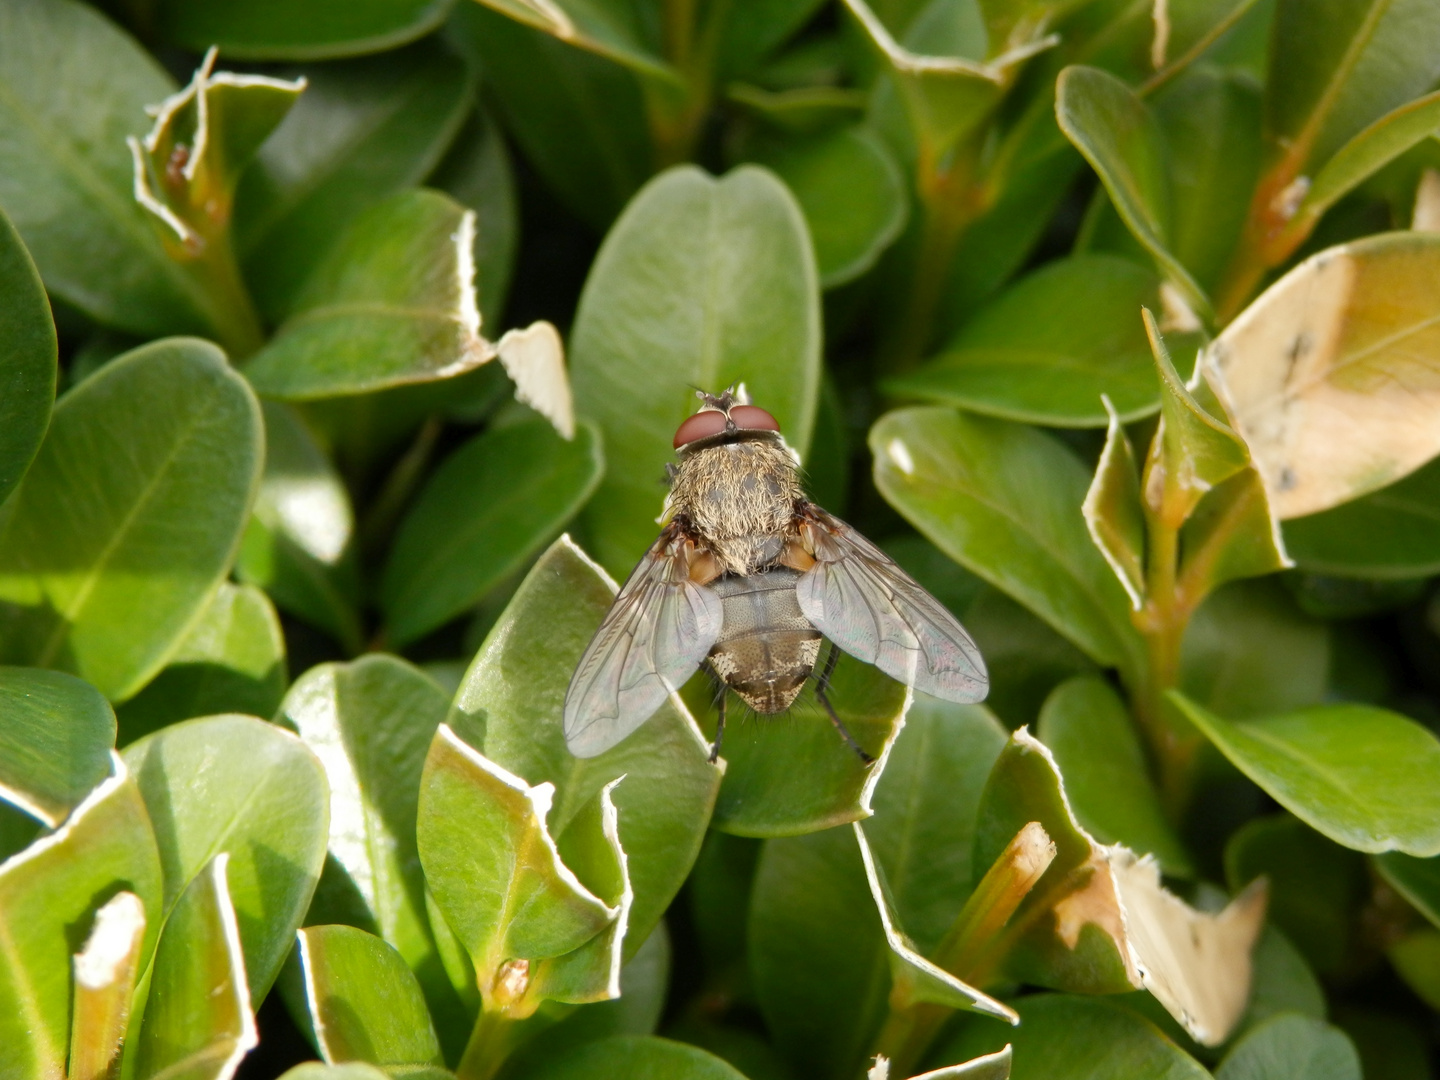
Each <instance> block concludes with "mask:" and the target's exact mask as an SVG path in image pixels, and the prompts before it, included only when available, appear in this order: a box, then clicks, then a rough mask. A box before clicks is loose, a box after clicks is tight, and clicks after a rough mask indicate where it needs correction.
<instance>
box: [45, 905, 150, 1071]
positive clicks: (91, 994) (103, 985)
mask: <svg viewBox="0 0 1440 1080" xmlns="http://www.w3.org/2000/svg"><path fill="white" fill-rule="evenodd" d="M144 942H145V904H144V903H143V902H142V901H141V899H140V898H139V897H138V896H136V895H135V894H134V893H132V892H120V893H116V894H115V895H114V896H113V897H112V898H111V899H110V900H108V901H107V902H106V903H105V906H104V907H102V908H101V909H100V910H99V911H97V912H96V913H95V923H94V925H93V926H92V927H91V929H90V936H89V937H88V938H86V939H85V947H84V948H83V949H82V950H81V951H80V952H78V953H76V954H75V966H74V972H75V1003H74V1006H73V1008H72V1010H71V1019H70V1063H69V1066H68V1068H67V1069H66V1073H65V1075H66V1077H67V1078H68V1080H106V1078H107V1077H110V1076H113V1075H116V1071H118V1070H115V1066H117V1065H118V1062H117V1061H116V1058H117V1056H118V1055H119V1053H120V1049H121V1043H122V1042H123V1041H124V1039H125V1031H126V1028H127V1026H128V1025H129V1022H130V1007H131V1003H132V996H133V994H134V992H135V980H136V978H137V977H138V976H139V974H140V961H141V956H140V950H141V948H142V946H143V945H144ZM112 1070H113V1071H112Z"/></svg>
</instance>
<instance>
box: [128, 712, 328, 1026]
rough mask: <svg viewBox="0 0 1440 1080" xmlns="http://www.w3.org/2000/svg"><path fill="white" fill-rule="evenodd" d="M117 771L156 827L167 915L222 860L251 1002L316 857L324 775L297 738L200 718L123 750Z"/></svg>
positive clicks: (309, 888)
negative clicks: (222, 856)
mask: <svg viewBox="0 0 1440 1080" xmlns="http://www.w3.org/2000/svg"><path fill="white" fill-rule="evenodd" d="M124 757H125V762H126V764H127V765H128V766H129V767H130V770H131V771H132V772H133V773H134V774H135V779H136V781H137V782H138V783H139V785H140V790H141V792H142V793H143V794H144V796H145V805H146V806H147V807H148V808H149V810H150V816H151V819H152V820H153V821H154V823H155V835H156V838H157V840H158V842H159V845H160V860H161V863H162V864H163V866H164V868H165V900H166V907H167V908H169V907H171V906H173V905H174V904H175V903H176V902H177V901H178V900H179V898H180V895H181V894H182V893H183V892H184V891H185V890H186V889H188V888H189V887H190V885H191V883H192V882H193V881H194V880H195V879H196V878H197V877H198V876H199V875H200V874H201V872H202V870H203V869H204V867H205V865H206V863H208V862H209V860H210V858H211V856H212V855H214V854H215V853H216V852H218V851H227V852H229V854H230V864H229V868H228V874H229V894H230V899H231V902H232V903H233V904H234V906H235V913H236V918H237V920H238V923H239V932H240V941H241V944H242V945H243V947H244V952H245V968H244V970H245V973H246V975H247V977H248V980H249V984H250V999H251V1000H252V1001H263V1000H264V998H265V994H266V992H267V991H268V990H269V989H270V984H271V983H273V982H274V981H275V976H276V974H277V973H278V972H279V971H280V965H281V963H282V962H283V961H284V959H285V954H286V953H288V952H289V951H290V946H291V945H292V944H293V943H294V940H295V931H296V929H298V928H299V926H300V922H301V920H302V919H303V918H304V915H305V909H306V908H308V907H309V906H310V896H311V894H312V893H313V892H314V891H315V882H316V880H317V879H318V878H319V876H320V866H321V863H322V862H323V860H324V858H325V836H326V832H327V830H328V825H329V817H330V813H329V811H330V807H329V802H330V800H329V792H328V791H327V790H326V788H327V785H326V783H325V773H324V770H323V769H322V768H321V766H320V762H319V761H318V760H317V759H316V757H315V755H314V754H312V753H311V752H310V751H309V750H308V749H307V748H306V747H305V746H304V744H303V743H301V742H300V740H299V739H297V738H295V736H293V735H291V734H290V733H289V732H288V731H283V730H281V729H280V728H277V727H274V726H272V725H270V724H266V723H264V722H263V721H260V720H256V719H255V718H254V717H250V716H207V717H203V718H201V719H199V720H187V721H185V722H184V723H181V724H173V725H171V726H170V727H167V728H162V729H161V730H160V731H158V732H156V733H155V734H154V735H150V736H147V737H146V738H144V739H141V740H140V741H139V742H136V743H132V744H131V745H130V746H129V747H127V748H126V750H125V754H124Z"/></svg>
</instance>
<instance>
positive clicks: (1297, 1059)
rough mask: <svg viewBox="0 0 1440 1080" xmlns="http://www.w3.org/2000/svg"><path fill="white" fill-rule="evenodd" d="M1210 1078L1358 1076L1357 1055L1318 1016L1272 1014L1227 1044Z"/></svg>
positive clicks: (1348, 1079)
mask: <svg viewBox="0 0 1440 1080" xmlns="http://www.w3.org/2000/svg"><path fill="white" fill-rule="evenodd" d="M1215 1080H1360V1055H1359V1054H1357V1053H1356V1052H1355V1046H1354V1044H1353V1043H1351V1041H1350V1040H1349V1039H1348V1038H1347V1037H1346V1036H1345V1033H1344V1032H1343V1031H1341V1030H1340V1029H1339V1028H1336V1027H1331V1026H1330V1025H1329V1024H1327V1023H1325V1022H1324V1021H1323V1020H1316V1019H1314V1018H1313V1017H1309V1016H1277V1017H1275V1018H1274V1019H1273V1020H1269V1021H1267V1022H1266V1023H1264V1024H1261V1025H1260V1026H1259V1027H1257V1028H1255V1029H1254V1030H1253V1031H1251V1032H1250V1033H1249V1034H1248V1035H1246V1036H1245V1037H1244V1038H1243V1039H1241V1040H1240V1041H1239V1042H1237V1043H1236V1044H1235V1045H1234V1047H1232V1048H1231V1050H1230V1052H1229V1053H1228V1054H1226V1055H1225V1060H1224V1061H1222V1062H1221V1063H1220V1068H1218V1069H1216V1070H1215Z"/></svg>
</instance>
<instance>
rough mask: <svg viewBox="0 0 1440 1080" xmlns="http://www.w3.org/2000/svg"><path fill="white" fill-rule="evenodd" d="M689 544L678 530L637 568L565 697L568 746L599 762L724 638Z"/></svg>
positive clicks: (664, 536)
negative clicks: (688, 554) (692, 566)
mask: <svg viewBox="0 0 1440 1080" xmlns="http://www.w3.org/2000/svg"><path fill="white" fill-rule="evenodd" d="M687 543H688V541H687V539H686V538H685V536H684V535H682V534H681V532H680V530H679V529H677V528H675V527H674V526H673V525H672V526H670V527H669V528H667V529H666V530H665V531H664V532H663V533H661V534H660V539H658V540H657V541H655V543H654V545H653V546H652V547H651V548H650V550H649V551H647V552H646V553H645V557H644V558H642V559H641V560H640V565H638V566H637V567H635V569H634V571H633V572H632V573H631V574H630V577H629V578H628V579H627V580H626V582H625V585H624V587H623V588H621V590H620V594H619V595H618V596H616V597H615V602H614V603H613V604H611V605H610V610H609V611H607V612H606V613H605V620H604V621H603V622H602V623H601V624H600V629H599V630H597V631H595V636H594V637H593V638H592V639H591V641H590V644H589V646H588V647H587V648H586V649H585V655H584V656H582V657H581V658H580V663H579V664H578V665H577V666H576V668H575V674H574V675H573V676H572V677H571V679H570V689H569V690H567V691H566V693H565V743H566V745H567V746H569V747H570V752H571V753H572V754H574V755H575V756H576V757H582V758H586V757H595V756H596V755H597V754H603V753H604V752H605V751H606V750H608V749H610V747H612V746H614V745H615V744H616V743H618V742H620V740H621V739H623V738H625V736H627V735H629V734H630V733H631V732H632V731H634V730H635V729H636V728H637V727H639V726H640V725H641V724H643V723H644V722H645V721H646V720H648V719H650V716H651V715H652V714H653V713H654V712H655V710H656V709H658V708H659V707H660V706H661V704H662V703H663V702H664V701H665V699H666V698H667V697H669V696H670V694H671V692H672V691H674V690H677V689H679V688H680V686H681V684H682V683H684V682H685V680H686V679H688V678H689V677H690V676H691V675H693V674H694V673H695V669H696V668H698V667H699V666H700V662H701V661H702V660H704V659H705V657H706V655H707V654H708V653H709V652H710V648H711V646H713V645H714V644H715V639H716V638H717V637H719V636H720V624H721V621H722V608H721V603H720V597H719V596H717V595H716V594H715V593H714V592H713V591H712V590H710V589H708V588H706V587H705V586H703V585H697V584H696V583H695V582H693V581H691V580H690V574H689V565H688V561H687V560H686V558H685V550H684V549H685V545H686V544H687Z"/></svg>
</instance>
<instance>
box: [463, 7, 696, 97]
mask: <svg viewBox="0 0 1440 1080" xmlns="http://www.w3.org/2000/svg"><path fill="white" fill-rule="evenodd" d="M481 2H483V3H484V4H485V5H486V6H487V7H490V8H493V9H494V10H496V11H498V12H500V13H501V14H503V15H507V16H509V17H510V18H512V19H514V20H516V21H517V22H520V23H524V24H525V25H526V26H531V27H534V28H535V29H537V30H543V31H545V32H546V33H547V34H553V35H554V36H555V37H557V38H559V39H560V40H561V41H564V42H565V43H566V44H568V45H572V46H576V47H578V48H581V49H586V50H588V51H589V52H593V53H596V54H598V55H600V56H603V57H605V58H606V59H608V60H613V61H615V62H616V63H617V64H621V65H623V66H624V67H627V68H630V69H631V70H632V71H634V72H635V73H636V74H638V75H643V76H646V77H648V78H651V79H656V80H658V81H660V82H661V83H673V84H675V85H676V86H679V85H680V79H681V76H680V73H679V72H678V71H676V70H675V69H674V68H673V67H672V66H671V65H670V64H669V63H667V62H666V61H665V59H664V58H663V57H662V56H661V55H660V53H661V42H660V40H659V30H660V28H659V26H658V25H657V24H656V22H655V20H653V19H650V18H646V17H645V15H644V14H642V12H641V11H640V10H639V9H637V8H635V7H634V6H633V5H630V4H626V3H616V2H614V0H599V2H598V3H597V2H594V0H588V2H587V0H558V2H554V0H552V2H548V3H547V2H544V0H481Z"/></svg>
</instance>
